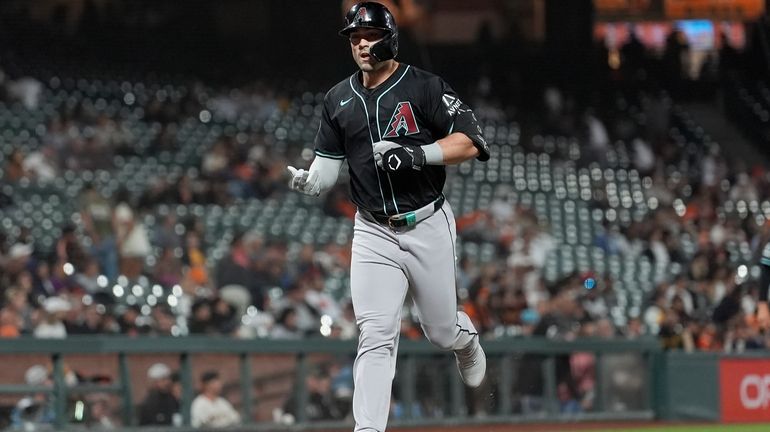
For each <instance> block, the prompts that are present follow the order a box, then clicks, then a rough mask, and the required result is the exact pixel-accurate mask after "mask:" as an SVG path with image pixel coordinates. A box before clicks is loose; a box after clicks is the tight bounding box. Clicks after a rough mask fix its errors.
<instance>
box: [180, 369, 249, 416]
mask: <svg viewBox="0 0 770 432" xmlns="http://www.w3.org/2000/svg"><path fill="white" fill-rule="evenodd" d="M221 394H222V380H221V379H220V378H219V373H217V372H215V371H208V372H204V373H203V375H202V376H201V393H200V394H199V395H198V396H197V397H196V398H195V399H194V400H193V402H192V406H191V407H190V411H191V412H192V419H191V423H192V427H194V428H208V429H219V428H226V427H231V426H237V425H239V424H240V423H241V416H240V414H238V411H236V410H235V408H233V406H232V404H230V402H228V401H227V399H225V398H223V397H222V396H221Z"/></svg>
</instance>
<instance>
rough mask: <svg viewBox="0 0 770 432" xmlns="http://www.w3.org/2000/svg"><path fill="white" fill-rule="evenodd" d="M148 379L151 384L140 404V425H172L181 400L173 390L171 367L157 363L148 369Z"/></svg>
mask: <svg viewBox="0 0 770 432" xmlns="http://www.w3.org/2000/svg"><path fill="white" fill-rule="evenodd" d="M147 379H148V380H149V381H150V386H149V390H148V391H147V396H146V397H145V398H144V400H143V401H142V403H141V405H140V406H139V425H140V426H147V425H164V426H169V425H172V424H173V420H174V415H175V414H177V413H178V412H179V400H178V399H177V398H176V397H175V396H174V394H173V392H172V382H171V369H170V368H169V367H168V366H166V365H165V364H163V363H155V364H153V365H152V366H150V368H149V369H147Z"/></svg>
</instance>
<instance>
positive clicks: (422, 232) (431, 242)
mask: <svg viewBox="0 0 770 432" xmlns="http://www.w3.org/2000/svg"><path fill="white" fill-rule="evenodd" d="M455 240H456V232H455V221H454V215H453V213H452V209H451V208H450V207H449V204H447V203H445V204H444V207H443V208H442V209H441V210H439V211H438V212H436V213H435V214H434V215H433V216H431V217H430V218H428V219H426V220H424V221H423V222H421V223H419V224H418V225H417V226H416V227H415V229H414V230H412V231H409V232H408V233H405V234H404V235H402V237H401V244H402V247H404V248H405V249H407V250H408V252H410V257H409V258H408V259H407V261H406V262H405V267H406V271H407V277H408V278H409V282H410V285H411V288H412V292H411V294H412V297H413V299H414V302H415V304H416V305H417V309H418V312H419V316H420V324H421V325H422V328H423V331H424V332H425V336H426V337H427V338H428V340H430V341H431V343H433V344H434V345H436V346H437V347H439V348H441V349H444V350H452V351H455V353H456V354H457V357H458V362H459V363H460V371H461V373H462V375H463V379H464V380H465V382H466V383H467V384H469V385H471V386H477V385H478V384H480V382H481V379H482V378H483V376H484V372H485V370H486V359H485V358H484V354H483V350H481V347H480V345H479V341H478V339H479V338H478V334H477V332H476V328H475V327H474V326H473V323H472V322H471V319H470V318H469V317H468V315H467V314H466V313H465V312H463V311H458V310H457V292H456V276H455V270H456V268H455ZM475 363H477V364H475Z"/></svg>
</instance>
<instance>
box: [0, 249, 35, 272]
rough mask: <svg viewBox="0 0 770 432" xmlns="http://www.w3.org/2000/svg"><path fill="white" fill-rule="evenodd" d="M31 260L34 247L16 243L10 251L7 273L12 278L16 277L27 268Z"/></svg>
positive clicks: (6, 267) (6, 266)
mask: <svg viewBox="0 0 770 432" xmlns="http://www.w3.org/2000/svg"><path fill="white" fill-rule="evenodd" d="M31 259H32V246H30V245H28V244H25V243H16V244H14V245H13V246H11V248H10V249H9V250H8V261H7V262H6V263H5V272H6V273H7V274H9V275H11V276H13V275H16V274H18V273H20V272H21V271H22V270H24V269H25V268H27V266H28V265H29V263H30V260H31Z"/></svg>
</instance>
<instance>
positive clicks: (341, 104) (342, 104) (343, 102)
mask: <svg viewBox="0 0 770 432" xmlns="http://www.w3.org/2000/svg"><path fill="white" fill-rule="evenodd" d="M352 100H353V96H351V97H350V99H348V100H344V101H340V106H341V107H343V106H345V105H347V104H348V102H350V101H352Z"/></svg>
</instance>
